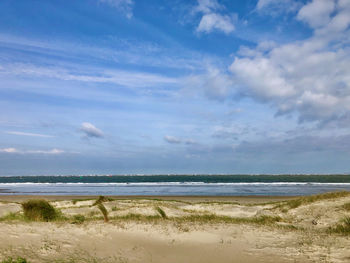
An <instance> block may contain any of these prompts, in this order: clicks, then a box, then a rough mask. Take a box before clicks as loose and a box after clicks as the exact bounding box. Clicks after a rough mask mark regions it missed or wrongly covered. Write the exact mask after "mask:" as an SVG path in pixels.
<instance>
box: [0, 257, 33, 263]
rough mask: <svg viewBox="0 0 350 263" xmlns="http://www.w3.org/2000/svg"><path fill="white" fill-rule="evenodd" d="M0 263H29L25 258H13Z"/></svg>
mask: <svg viewBox="0 0 350 263" xmlns="http://www.w3.org/2000/svg"><path fill="white" fill-rule="evenodd" d="M1 263H29V262H28V261H27V260H26V259H25V258H22V257H18V258H16V259H13V258H11V257H10V258H7V259H4V260H3V261H1Z"/></svg>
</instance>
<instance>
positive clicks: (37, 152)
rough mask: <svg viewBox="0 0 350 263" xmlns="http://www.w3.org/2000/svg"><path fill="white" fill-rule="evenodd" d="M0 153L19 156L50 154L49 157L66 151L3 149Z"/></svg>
mask: <svg viewBox="0 0 350 263" xmlns="http://www.w3.org/2000/svg"><path fill="white" fill-rule="evenodd" d="M0 152H2V153H19V154H49V155H51V154H52V155H55V154H61V153H64V152H65V151H63V150H60V149H56V148H54V149H51V150H19V149H16V148H3V149H0Z"/></svg>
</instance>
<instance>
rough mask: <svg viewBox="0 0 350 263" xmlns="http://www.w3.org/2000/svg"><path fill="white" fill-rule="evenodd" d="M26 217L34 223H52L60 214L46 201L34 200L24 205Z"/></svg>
mask: <svg viewBox="0 0 350 263" xmlns="http://www.w3.org/2000/svg"><path fill="white" fill-rule="evenodd" d="M22 208H23V212H24V217H25V218H26V219H28V220H32V221H52V220H55V219H57V218H58V217H59V215H60V213H59V212H58V210H56V209H55V208H54V207H53V206H52V205H51V204H50V203H49V202H47V201H46V200H40V199H32V200H28V201H27V202H24V203H22Z"/></svg>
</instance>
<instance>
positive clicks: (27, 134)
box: [6, 131, 54, 138]
mask: <svg viewBox="0 0 350 263" xmlns="http://www.w3.org/2000/svg"><path fill="white" fill-rule="evenodd" d="M6 133H7V134H12V135H20V136H30V137H44V138H52V137H54V136H52V135H46V134H39V133H29V132H19V131H7V132H6Z"/></svg>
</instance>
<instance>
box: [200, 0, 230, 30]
mask: <svg viewBox="0 0 350 263" xmlns="http://www.w3.org/2000/svg"><path fill="white" fill-rule="evenodd" d="M223 10H225V7H224V6H223V5H220V4H219V2H218V1H217V0H198V5H197V6H196V7H195V8H194V11H195V12H197V13H201V14H202V17H201V20H200V22H199V25H198V26H197V29H196V31H197V32H204V33H211V32H213V31H214V30H217V31H222V32H224V33H225V34H229V33H231V32H233V31H234V30H235V26H234V21H235V20H236V16H235V15H232V14H230V15H228V14H221V13H220V12H222V11H223Z"/></svg>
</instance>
